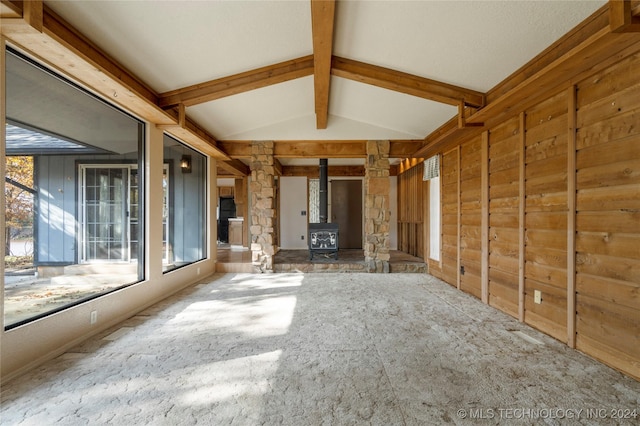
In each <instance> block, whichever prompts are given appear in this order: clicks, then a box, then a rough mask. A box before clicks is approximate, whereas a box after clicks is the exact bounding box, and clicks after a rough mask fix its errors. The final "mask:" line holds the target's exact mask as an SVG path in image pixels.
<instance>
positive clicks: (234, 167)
mask: <svg viewBox="0 0 640 426" xmlns="http://www.w3.org/2000/svg"><path fill="white" fill-rule="evenodd" d="M217 165H218V169H219V170H218V175H219V176H248V175H250V174H251V169H250V168H249V166H247V165H246V164H244V163H243V162H242V161H240V160H227V161H224V160H223V161H218V163H217Z"/></svg>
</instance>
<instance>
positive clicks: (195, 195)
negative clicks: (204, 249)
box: [164, 150, 206, 264]
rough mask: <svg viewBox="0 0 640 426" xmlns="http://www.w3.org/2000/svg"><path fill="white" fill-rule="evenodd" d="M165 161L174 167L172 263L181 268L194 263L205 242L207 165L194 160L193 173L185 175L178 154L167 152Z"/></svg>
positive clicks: (172, 189)
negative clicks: (204, 221) (202, 234)
mask: <svg viewBox="0 0 640 426" xmlns="http://www.w3.org/2000/svg"><path fill="white" fill-rule="evenodd" d="M164 159H165V161H166V160H168V159H170V160H172V162H171V164H172V165H173V168H170V171H169V180H170V190H171V191H172V192H173V193H172V194H170V200H171V202H172V206H170V214H169V226H170V227H171V229H172V230H173V232H172V233H170V234H169V235H170V236H173V240H172V241H170V243H171V249H172V251H173V261H174V262H175V263H178V264H179V263H181V262H184V261H185V260H187V261H191V259H194V258H195V257H196V255H197V250H198V249H199V247H200V243H201V242H202V241H201V238H202V237H201V236H200V229H203V228H204V227H205V223H203V216H204V215H201V213H202V212H203V211H204V210H205V208H206V206H204V205H203V204H202V200H201V198H200V197H199V194H202V193H203V188H202V184H203V182H202V180H201V179H200V176H202V174H203V173H204V175H205V176H206V170H205V171H204V172H203V168H205V167H206V161H205V160H204V158H202V157H199V156H192V157H191V168H192V172H191V173H182V172H181V171H180V155H179V154H178V153H176V152H175V151H172V150H165V152H164ZM200 160H201V161H200ZM178 207H180V208H178ZM204 220H206V219H204ZM205 256H206V253H205Z"/></svg>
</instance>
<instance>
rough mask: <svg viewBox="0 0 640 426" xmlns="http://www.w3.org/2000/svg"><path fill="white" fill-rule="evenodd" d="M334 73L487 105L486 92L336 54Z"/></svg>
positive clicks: (449, 100)
mask: <svg viewBox="0 0 640 426" xmlns="http://www.w3.org/2000/svg"><path fill="white" fill-rule="evenodd" d="M331 74H333V75H335V76H337V77H342V78H347V79H349V80H354V81H359V82H361V83H366V84H371V85H373V86H377V87H382V88H383V89H388V90H393V91H396V92H400V93H405V94H408V95H413V96H417V97H419V98H424V99H429V100H431V101H436V102H441V103H445V104H449V105H454V106H458V104H459V103H460V101H463V102H464V104H465V105H467V106H472V107H475V108H481V107H483V106H484V104H485V96H484V93H481V92H477V91H475V90H470V89H465V88H463V87H458V86H454V85H452V84H447V83H442V82H440V81H436V80H431V79H428V78H424V77H419V76H416V75H412V74H407V73H403V72H400V71H395V70H392V69H389V68H383V67H379V66H376V65H370V64H367V63H364V62H359V61H354V60H352V59H346V58H340V57H337V56H334V57H333V59H332V64H331Z"/></svg>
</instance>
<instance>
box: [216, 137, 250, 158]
mask: <svg viewBox="0 0 640 426" xmlns="http://www.w3.org/2000/svg"><path fill="white" fill-rule="evenodd" d="M217 146H218V148H220V149H221V150H223V151H224V152H226V153H227V155H228V156H229V157H231V158H251V141H244V140H243V141H218V143H217Z"/></svg>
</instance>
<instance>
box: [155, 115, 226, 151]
mask: <svg viewBox="0 0 640 426" xmlns="http://www.w3.org/2000/svg"><path fill="white" fill-rule="evenodd" d="M179 115H180V117H181V118H180V119H178V122H177V123H171V124H158V125H157V127H158V128H159V129H162V130H164V131H166V132H167V133H169V134H170V135H173V136H175V137H176V138H178V139H179V140H181V141H182V142H185V143H188V144H189V145H191V146H192V147H194V148H196V149H198V150H200V151H202V152H204V153H205V154H209V155H211V156H212V157H213V158H215V159H217V160H230V159H231V158H230V157H229V156H228V155H227V154H226V153H225V152H224V151H223V150H221V149H220V148H219V147H218V143H217V141H216V140H215V139H214V138H213V136H211V135H210V134H209V133H207V131H206V130H204V129H203V128H202V127H200V125H199V124H198V123H196V122H195V121H193V120H191V119H190V118H189V117H186V116H185V115H184V114H182V113H181V114H179ZM180 121H184V124H183V125H181V124H180Z"/></svg>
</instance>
